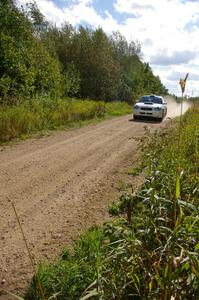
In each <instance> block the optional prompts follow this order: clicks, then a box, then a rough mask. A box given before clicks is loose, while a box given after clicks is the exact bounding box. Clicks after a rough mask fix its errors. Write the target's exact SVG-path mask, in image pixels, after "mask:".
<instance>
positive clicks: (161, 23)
mask: <svg viewBox="0 0 199 300" xmlns="http://www.w3.org/2000/svg"><path fill="white" fill-rule="evenodd" d="M17 2H18V3H19V4H22V5H23V4H25V3H26V2H31V1H28V0H17ZM35 2H36V3H37V5H38V7H39V9H40V11H41V12H42V13H43V14H44V16H45V17H46V18H47V19H48V20H50V21H52V22H54V23H56V24H57V26H60V25H61V24H63V23H64V22H69V23H71V24H72V25H74V26H78V25H79V24H83V25H85V24H87V25H88V26H91V27H92V28H97V27H99V26H101V27H102V28H103V29H104V31H105V32H106V33H107V34H110V33H111V32H113V31H117V30H119V31H120V32H121V33H122V34H123V35H124V36H125V37H126V38H127V40H128V41H131V40H134V41H136V40H137V41H139V42H140V43H141V47H142V55H143V60H144V61H146V62H149V64H150V65H151V67H152V69H153V72H154V74H155V75H159V76H160V78H161V80H162V82H163V84H164V85H165V86H166V87H167V88H168V89H169V92H170V93H174V94H176V95H179V94H180V86H179V83H178V82H179V79H180V77H184V76H185V74H186V73H187V72H189V74H190V75H189V78H188V81H187V87H186V94H188V95H190V96H192V95H193V96H196V95H199V84H198V83H199V0H35Z"/></svg>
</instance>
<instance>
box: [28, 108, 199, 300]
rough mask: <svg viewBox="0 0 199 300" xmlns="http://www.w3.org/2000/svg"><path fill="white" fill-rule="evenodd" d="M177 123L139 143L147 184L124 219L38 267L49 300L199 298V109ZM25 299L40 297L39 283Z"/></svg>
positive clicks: (121, 203) (118, 209) (126, 198)
mask: <svg viewBox="0 0 199 300" xmlns="http://www.w3.org/2000/svg"><path fill="white" fill-rule="evenodd" d="M178 125H179V124H178V123H177V126H176V124H175V126H174V124H171V126H170V127H168V128H166V129H164V130H162V131H160V132H156V133H155V134H151V133H150V132H149V131H147V132H146V134H145V136H144V137H142V138H141V139H140V150H141V153H142V160H143V163H144V166H145V170H144V171H145V173H146V180H145V182H144V184H143V185H142V186H141V187H140V189H139V191H138V192H137V193H136V194H133V193H128V192H126V191H125V192H124V193H123V194H122V195H121V197H120V199H119V200H118V202H115V203H113V205H112V207H111V208H110V209H109V212H110V213H112V214H113V215H117V216H118V217H117V218H115V219H114V221H112V222H109V223H106V224H104V225H103V226H102V227H94V228H91V229H90V230H89V231H88V232H86V233H85V235H84V236H82V237H81V239H80V240H78V241H77V242H76V244H75V247H74V250H73V251H68V250H65V251H64V252H63V253H62V254H61V256H60V257H59V258H58V259H57V261H55V262H54V263H51V264H49V265H41V266H40V267H39V269H38V276H39V279H40V281H41V284H42V286H43V290H44V294H45V297H46V299H59V300H63V299H70V300H73V299H74V300H75V299H80V300H85V299H100V300H111V299H118V300H127V299H140V300H141V299H162V300H170V299H198V298H199V214H198V212H199V175H198V174H199V106H197V107H196V106H195V107H194V109H190V110H189V111H188V112H187V113H186V114H185V115H184V117H183V118H182V122H181V125H180V127H179V126H178ZM179 128H180V130H179ZM179 170H180V177H179V179H178V180H176V178H177V174H179ZM133 173H134V172H133ZM24 297H25V299H26V300H30V299H35V300H37V299H41V297H40V295H39V289H38V287H37V286H36V284H35V280H34V278H33V280H32V282H31V285H30V286H29V288H28V290H27V292H26V294H25V296H24Z"/></svg>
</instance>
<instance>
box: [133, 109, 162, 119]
mask: <svg viewBox="0 0 199 300" xmlns="http://www.w3.org/2000/svg"><path fill="white" fill-rule="evenodd" d="M163 115H164V112H163V110H160V111H154V110H150V111H148V110H140V109H134V111H133V116H134V117H152V118H157V119H160V118H162V117H163Z"/></svg>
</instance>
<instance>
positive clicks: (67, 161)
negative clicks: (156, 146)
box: [0, 99, 187, 299]
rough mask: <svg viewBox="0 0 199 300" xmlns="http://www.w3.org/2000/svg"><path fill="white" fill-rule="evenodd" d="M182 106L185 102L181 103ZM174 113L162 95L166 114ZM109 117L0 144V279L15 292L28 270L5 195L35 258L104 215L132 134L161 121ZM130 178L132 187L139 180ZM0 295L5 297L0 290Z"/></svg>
mask: <svg viewBox="0 0 199 300" xmlns="http://www.w3.org/2000/svg"><path fill="white" fill-rule="evenodd" d="M184 109H185V110H186V109H187V106H184ZM179 113H180V108H179V106H178V105H176V104H175V103H173V102H172V101H171V99H168V115H167V117H171V118H173V117H174V116H176V115H178V114H179ZM131 118H132V116H124V117H119V118H114V119H112V120H108V121H103V122H102V123H99V124H97V125H89V126H86V127H83V128H80V129H76V130H71V131H67V132H66V131H64V132H54V133H53V134H52V135H51V136H46V137H43V138H42V139H30V140H27V141H24V142H20V143H18V144H15V145H12V146H6V147H2V148H0V228H1V234H0V251H1V253H0V254H1V255H0V284H1V287H2V288H3V289H6V290H8V291H12V292H14V293H15V294H19V293H21V291H23V290H24V288H25V287H26V286H27V284H28V282H29V280H30V278H31V276H32V274H33V270H32V267H31V265H30V261H29V259H28V255H27V251H26V248H25V245H24V241H23V239H22V235H21V233H20V230H19V226H18V224H17V220H16V218H15V215H14V211H13V209H12V206H11V203H10V202H9V200H12V201H13V202H14V203H15V206H16V209H17V212H18V215H19V218H20V221H21V224H22V227H23V230H24V233H25V236H26V238H27V241H28V245H29V247H30V249H31V253H32V255H33V257H34V260H35V264H37V263H38V262H40V261H48V260H51V259H54V258H55V257H56V256H57V255H58V254H59V253H60V252H61V249H62V248H63V247H64V246H65V245H71V244H72V242H73V240H74V238H75V237H77V236H78V235H79V234H81V233H82V232H84V231H85V230H86V228H88V227H89V226H90V225H92V224H100V223H102V222H104V221H105V220H107V219H108V213H107V207H108V205H109V204H110V203H111V202H112V201H113V200H114V199H116V198H117V197H118V193H119V192H118V189H117V185H118V181H119V180H121V179H123V178H124V177H126V176H127V175H126V173H127V169H128V167H129V166H131V165H132V164H133V162H135V161H136V160H137V146H136V142H135V140H134V139H132V138H133V137H135V136H142V135H143V134H144V131H145V130H144V127H145V126H147V127H149V128H150V129H151V130H155V129H158V128H159V127H161V126H165V124H166V123H167V118H166V119H165V120H164V121H163V122H162V123H157V122H149V121H146V122H145V121H139V122H134V121H132V120H131ZM128 179H129V180H131V183H132V185H133V186H134V188H136V186H137V185H138V184H139V183H138V182H137V181H136V179H132V177H131V178H128ZM0 299H11V296H8V297H6V295H4V294H3V293H2V295H0Z"/></svg>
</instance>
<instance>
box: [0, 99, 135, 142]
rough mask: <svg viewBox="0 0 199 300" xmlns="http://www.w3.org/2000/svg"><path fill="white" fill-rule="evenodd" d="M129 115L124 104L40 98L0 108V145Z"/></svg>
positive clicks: (128, 107) (128, 110)
mask: <svg viewBox="0 0 199 300" xmlns="http://www.w3.org/2000/svg"><path fill="white" fill-rule="evenodd" d="M129 112H131V107H130V106H129V105H128V104H127V103H125V102H116V103H115V102H111V103H108V104H106V103H105V102H103V101H93V100H80V99H79V100H77V99H72V98H61V99H57V100H55V99H53V98H50V97H39V98H35V99H34V100H26V102H24V103H23V104H21V105H17V106H11V107H10V106H2V107H0V142H6V141H10V140H12V139H13V138H19V137H22V136H23V135H29V134H31V133H35V132H38V131H40V130H43V129H55V128H57V127H59V126H70V127H71V126H76V125H77V124H78V123H79V124H80V122H82V121H86V120H91V119H96V118H105V117H109V116H115V115H124V114H127V113H129Z"/></svg>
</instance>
